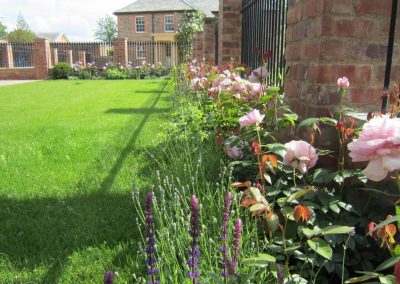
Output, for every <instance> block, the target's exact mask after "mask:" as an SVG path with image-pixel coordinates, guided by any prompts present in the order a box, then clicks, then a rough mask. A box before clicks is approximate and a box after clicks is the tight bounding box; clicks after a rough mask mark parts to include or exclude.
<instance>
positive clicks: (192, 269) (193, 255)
mask: <svg viewBox="0 0 400 284" xmlns="http://www.w3.org/2000/svg"><path fill="white" fill-rule="evenodd" d="M191 207H192V214H191V216H190V231H189V235H190V236H191V237H192V241H191V242H190V248H189V249H188V250H187V252H188V255H189V258H188V260H187V265H188V267H189V272H188V273H187V277H188V278H189V279H190V280H192V281H193V284H198V283H200V282H197V281H196V279H197V278H199V277H200V271H199V270H198V269H197V266H198V264H199V263H200V260H199V256H200V250H199V248H198V247H197V243H198V237H199V236H200V226H199V216H200V206H199V201H198V200H197V198H196V196H194V195H193V196H192V200H191Z"/></svg>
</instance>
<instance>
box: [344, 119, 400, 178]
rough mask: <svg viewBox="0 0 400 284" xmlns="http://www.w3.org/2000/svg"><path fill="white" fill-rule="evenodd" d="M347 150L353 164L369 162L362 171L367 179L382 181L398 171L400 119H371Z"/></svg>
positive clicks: (399, 162)
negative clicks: (392, 172) (390, 173)
mask: <svg viewBox="0 0 400 284" xmlns="http://www.w3.org/2000/svg"><path fill="white" fill-rule="evenodd" d="M347 148H348V149H349V150H350V153H349V155H350V157H351V158H352V160H353V162H365V161H369V163H368V166H367V167H366V168H365V169H364V171H363V173H364V174H365V175H366V176H367V178H369V179H370V180H373V181H380V180H382V179H384V178H385V177H386V176H387V174H388V173H389V172H391V171H394V170H398V169H400V118H390V117H389V116H386V115H385V116H382V117H375V118H372V119H371V120H370V121H369V122H367V123H365V124H364V127H363V129H362V131H361V134H360V136H359V137H358V139H354V140H353V142H351V143H349V145H347Z"/></svg>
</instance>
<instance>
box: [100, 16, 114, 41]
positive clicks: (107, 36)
mask: <svg viewBox="0 0 400 284" xmlns="http://www.w3.org/2000/svg"><path fill="white" fill-rule="evenodd" d="M117 32H118V30H117V23H116V22H115V20H114V18H113V17H112V16H110V15H106V16H105V17H103V18H99V19H98V20H97V27H96V29H95V32H94V36H95V37H96V39H98V40H101V41H105V42H110V41H113V40H114V39H115V38H116V37H117Z"/></svg>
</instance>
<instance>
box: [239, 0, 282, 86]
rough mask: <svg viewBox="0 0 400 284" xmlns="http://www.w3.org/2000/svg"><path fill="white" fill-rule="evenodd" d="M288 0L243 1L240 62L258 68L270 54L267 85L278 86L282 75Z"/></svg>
mask: <svg viewBox="0 0 400 284" xmlns="http://www.w3.org/2000/svg"><path fill="white" fill-rule="evenodd" d="M287 7H288V5H287V0H243V7H242V19H243V20H242V25H243V26H242V63H244V64H246V65H248V66H250V67H252V68H257V67H258V66H260V65H261V64H262V60H263V55H265V54H266V52H267V53H269V52H270V54H271V56H270V57H269V59H268V61H267V69H268V71H269V72H270V76H269V78H268V80H269V82H268V83H275V84H281V83H282V78H283V76H284V73H285V59H284V49H285V31H286V21H287Z"/></svg>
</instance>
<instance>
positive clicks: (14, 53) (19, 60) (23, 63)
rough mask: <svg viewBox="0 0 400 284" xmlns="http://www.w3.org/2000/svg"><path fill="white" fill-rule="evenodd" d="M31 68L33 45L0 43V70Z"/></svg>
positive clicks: (29, 43) (26, 43)
mask: <svg viewBox="0 0 400 284" xmlns="http://www.w3.org/2000/svg"><path fill="white" fill-rule="evenodd" d="M29 67H33V43H31V42H6V43H0V68H29Z"/></svg>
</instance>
